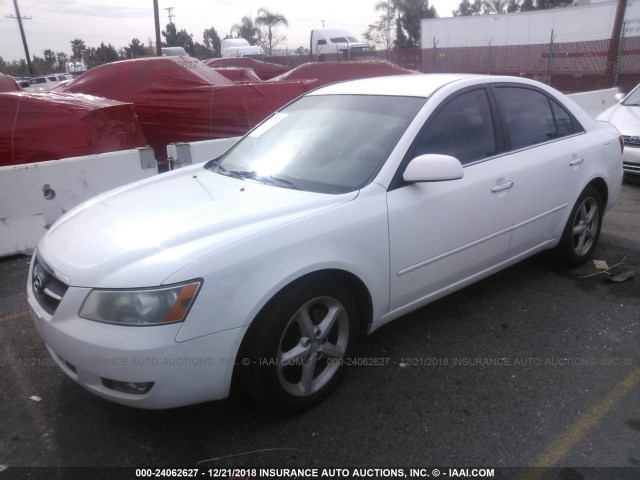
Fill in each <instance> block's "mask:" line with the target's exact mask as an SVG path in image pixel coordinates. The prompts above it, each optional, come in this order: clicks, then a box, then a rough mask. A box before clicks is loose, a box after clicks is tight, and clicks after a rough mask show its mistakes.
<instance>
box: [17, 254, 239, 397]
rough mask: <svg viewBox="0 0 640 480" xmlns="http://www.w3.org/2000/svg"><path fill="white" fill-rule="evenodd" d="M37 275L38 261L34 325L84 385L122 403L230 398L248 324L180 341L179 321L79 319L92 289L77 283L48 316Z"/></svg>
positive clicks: (33, 298)
mask: <svg viewBox="0 0 640 480" xmlns="http://www.w3.org/2000/svg"><path fill="white" fill-rule="evenodd" d="M34 258H35V256H34ZM32 272H33V261H32V268H31V269H30V272H29V280H28V284H27V297H28V302H29V307H30V310H31V314H32V317H33V321H34V323H35V326H36V329H37V331H38V333H39V335H40V337H41V338H42V339H43V340H44V343H45V345H46V347H47V349H48V350H49V353H50V354H51V356H52V357H53V359H54V360H55V361H56V363H57V364H58V366H59V367H60V368H61V369H62V370H63V371H64V372H65V373H66V374H67V375H68V376H69V377H70V378H72V379H73V380H74V381H76V382H77V383H78V384H80V385H81V386H82V387H84V388H85V389H87V390H89V391H90V392H92V393H94V394H96V395H98V396H100V397H102V398H105V399H107V400H111V401H113V402H116V403H120V404H123V405H129V406H133V407H139V408H150V409H162V408H172V407H179V406H183V405H189V404H193V403H200V402H205V401H210V400H219V399H222V398H226V397H227V396H228V395H229V390H230V385H231V377H232V374H233V367H234V362H235V355H236V352H237V349H238V346H239V344H240V341H241V340H242V337H243V335H244V333H245V331H246V327H243V328H236V329H230V330H226V331H223V332H219V333H214V334H210V335H205V336H202V337H198V338H195V339H191V340H188V341H184V342H178V341H176V336H177V334H178V331H179V330H180V328H181V326H182V324H181V323H177V324H170V325H163V326H149V327H125V326H118V325H110V324H103V323H98V322H93V321H90V320H85V319H82V318H79V317H78V311H79V308H80V305H81V304H82V302H83V300H84V298H85V297H86V296H87V294H88V293H89V291H90V289H88V288H78V287H68V289H67V290H66V292H65V294H64V296H63V297H62V299H61V300H60V302H59V304H58V305H57V307H56V308H55V311H53V312H52V313H50V312H51V309H49V311H47V310H45V308H43V306H42V300H41V299H39V298H37V297H38V294H37V293H36V292H35V291H34V288H33V287H32V285H33V279H32V275H33V273H32ZM39 300H40V301H39ZM46 306H47V305H45V307H46ZM131 384H136V385H139V386H144V388H142V387H141V388H140V390H139V391H137V392H136V393H130V392H129V391H127V390H126V389H123V388H122V386H126V385H131Z"/></svg>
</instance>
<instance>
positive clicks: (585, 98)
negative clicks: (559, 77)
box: [567, 88, 618, 118]
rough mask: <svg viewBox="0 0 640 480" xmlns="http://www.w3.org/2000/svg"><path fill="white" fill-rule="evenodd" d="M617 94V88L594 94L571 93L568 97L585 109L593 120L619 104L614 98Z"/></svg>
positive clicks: (597, 91)
mask: <svg viewBox="0 0 640 480" xmlns="http://www.w3.org/2000/svg"><path fill="white" fill-rule="evenodd" d="M616 93H618V89H617V88H607V89H606V90H594V91H593V92H582V93H571V94H569V95H567V97H569V98H570V99H571V100H573V101H574V102H576V103H577V104H578V105H580V106H581V107H582V108H584V109H585V111H586V112H587V113H588V114H589V115H591V116H592V117H593V118H596V117H597V116H598V115H600V114H601V113H602V112H604V111H605V110H606V109H607V108H609V107H612V106H613V105H615V104H616V103H618V102H617V101H616V99H615V98H614V96H615V94H616Z"/></svg>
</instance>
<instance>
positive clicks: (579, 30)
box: [421, 0, 640, 48]
mask: <svg viewBox="0 0 640 480" xmlns="http://www.w3.org/2000/svg"><path fill="white" fill-rule="evenodd" d="M617 4H618V3H617V1H605V2H601V3H593V4H590V5H582V6H576V7H566V8H555V9H550V10H538V11H533V12H519V13H507V14H500V15H473V16H459V17H449V18H436V19H425V20H422V22H421V28H422V31H421V37H422V38H421V40H422V48H432V47H433V45H434V42H435V43H436V45H437V48H454V47H483V46H488V45H491V46H503V45H539V44H544V43H549V41H550V40H551V32H552V31H553V34H554V40H553V41H554V42H555V43H568V42H587V41H594V40H609V39H611V37H612V32H613V25H614V21H615V16H616V9H617ZM625 20H627V30H626V32H625V33H626V34H627V35H629V36H637V35H638V33H637V32H635V29H636V27H637V26H638V24H639V22H640V0H631V1H629V2H627V8H626V12H625Z"/></svg>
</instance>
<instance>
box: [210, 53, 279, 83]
mask: <svg viewBox="0 0 640 480" xmlns="http://www.w3.org/2000/svg"><path fill="white" fill-rule="evenodd" d="M204 64H205V65H207V66H208V67H211V68H213V69H218V68H250V69H251V70H253V71H254V72H255V74H256V76H257V77H258V78H259V79H260V80H269V79H271V78H273V77H275V76H277V75H282V74H283V73H285V72H287V71H289V69H290V67H285V66H283V65H278V64H277V63H269V62H261V61H260V60H256V59H254V58H247V57H227V58H210V59H209V60H205V61H204Z"/></svg>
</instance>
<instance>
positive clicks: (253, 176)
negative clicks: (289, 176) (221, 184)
mask: <svg viewBox="0 0 640 480" xmlns="http://www.w3.org/2000/svg"><path fill="white" fill-rule="evenodd" d="M218 168H222V167H221V166H220V167H218ZM225 173H226V174H227V175H230V176H232V177H235V178H241V179H243V180H255V181H256V182H262V183H268V184H270V185H275V186H276V187H284V188H292V189H297V187H296V186H295V185H294V184H293V183H292V182H290V181H289V180H285V179H284V178H278V177H274V176H273V175H258V173H257V172H255V171H254V170H230V171H227V170H225Z"/></svg>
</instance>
